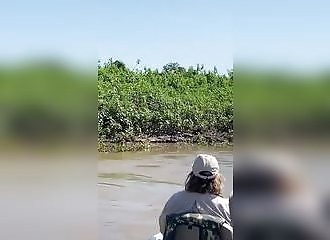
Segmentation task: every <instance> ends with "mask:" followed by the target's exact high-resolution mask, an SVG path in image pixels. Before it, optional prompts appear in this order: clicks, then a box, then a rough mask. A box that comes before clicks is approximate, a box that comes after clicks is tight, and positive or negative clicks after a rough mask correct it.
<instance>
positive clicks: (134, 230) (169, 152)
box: [98, 147, 233, 240]
mask: <svg viewBox="0 0 330 240" xmlns="http://www.w3.org/2000/svg"><path fill="white" fill-rule="evenodd" d="M199 153H208V154H212V155H214V156H216V157H217V159H218V161H219V164H220V168H221V172H222V174H223V175H224V177H225V179H226V182H225V189H224V194H225V196H228V195H229V193H230V192H231V191H232V166H233V162H232V160H233V155H232V152H231V150H230V149H220V148H208V147H198V148H194V149H177V148H174V149H173V148H170V147H167V148H164V149H163V151H161V150H160V149H158V150H157V151H153V152H125V153H109V154H104V153H102V154H100V161H99V163H98V172H99V182H98V190H99V191H98V192H99V211H100V228H101V229H100V235H101V239H104V240H106V239H107V240H108V239H116V240H117V239H118V240H121V239H132V240H138V239H142V240H144V239H148V238H149V237H150V235H152V234H153V233H156V232H158V216H159V214H160V212H161V210H162V208H163V206H164V204H165V202H166V201H167V199H168V198H169V197H170V196H171V195H172V194H173V193H174V192H176V191H179V190H182V189H183V186H184V185H183V184H184V181H185V178H186V175H187V174H188V173H189V171H190V168H191V164H192V161H193V159H194V158H195V156H196V155H197V154H199ZM115 160H116V161H115ZM118 160H121V161H118Z"/></svg>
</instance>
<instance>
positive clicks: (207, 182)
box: [185, 172, 224, 196]
mask: <svg viewBox="0 0 330 240" xmlns="http://www.w3.org/2000/svg"><path fill="white" fill-rule="evenodd" d="M223 182H224V178H223V176H222V175H220V174H217V175H216V177H215V178H213V179H202V178H200V177H197V176H195V175H194V174H193V172H190V173H189V174H188V176H187V179H186V182H185V190H186V191H188V192H197V193H210V194H214V195H218V196H222V190H223Z"/></svg>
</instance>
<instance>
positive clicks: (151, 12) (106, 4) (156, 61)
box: [98, 0, 233, 72]
mask: <svg viewBox="0 0 330 240" xmlns="http://www.w3.org/2000/svg"><path fill="white" fill-rule="evenodd" d="M98 13H99V16H100V24H99V31H98V32H100V38H99V41H98V54H99V57H100V59H101V60H106V59H107V58H109V57H110V56H113V57H114V58H116V59H120V60H122V61H124V62H125V63H128V64H129V65H130V66H134V65H135V62H136V60H137V59H141V65H147V66H150V67H153V68H161V67H162V66H163V65H165V64H166V63H169V62H178V63H180V64H181V65H183V66H192V65H193V66H196V64H198V63H200V64H204V65H205V67H206V68H209V69H213V67H214V66H216V67H217V68H218V70H220V71H224V72H225V71H226V70H227V69H230V68H232V53H233V49H232V19H231V14H232V9H231V6H230V4H228V1H217V0H208V1H197V0H189V1H188V0H180V1H178V0H168V1H152V0H140V1H101V3H100V10H99V12H98Z"/></svg>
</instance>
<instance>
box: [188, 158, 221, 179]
mask: <svg viewBox="0 0 330 240" xmlns="http://www.w3.org/2000/svg"><path fill="white" fill-rule="evenodd" d="M192 172H193V174H194V175H195V176H196V177H199V178H202V179H213V178H215V176H216V175H217V174H218V172H219V164H218V161H217V159H216V158H215V157H214V156H212V155H208V154H199V155H197V157H196V158H195V160H194V163H193V165H192Z"/></svg>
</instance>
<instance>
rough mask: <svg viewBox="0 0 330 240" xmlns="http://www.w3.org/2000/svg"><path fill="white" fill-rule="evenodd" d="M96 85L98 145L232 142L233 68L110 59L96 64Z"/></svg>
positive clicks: (128, 146)
mask: <svg viewBox="0 0 330 240" xmlns="http://www.w3.org/2000/svg"><path fill="white" fill-rule="evenodd" d="M97 86H98V139H99V141H98V149H99V151H125V150H135V149H136V150H142V149H148V148H149V146H150V145H157V144H164V143H178V144H206V145H216V144H228V143H229V144H231V143H232V139H233V72H232V71H228V73H227V74H221V73H218V72H217V70H216V68H214V69H213V70H212V71H211V70H208V71H206V70H204V69H203V66H202V65H197V66H196V68H194V67H190V68H188V69H185V68H183V67H181V66H180V65H179V64H177V63H170V64H167V65H165V66H164V67H163V69H162V70H157V69H156V70H151V69H149V68H146V67H144V68H143V70H141V69H139V68H135V69H133V70H132V69H129V68H127V67H126V66H125V64H124V63H122V62H119V61H112V60H110V61H109V62H107V63H105V64H103V65H100V66H99V67H98V84H97Z"/></svg>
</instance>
